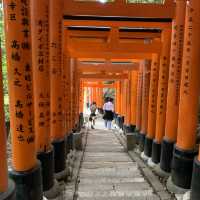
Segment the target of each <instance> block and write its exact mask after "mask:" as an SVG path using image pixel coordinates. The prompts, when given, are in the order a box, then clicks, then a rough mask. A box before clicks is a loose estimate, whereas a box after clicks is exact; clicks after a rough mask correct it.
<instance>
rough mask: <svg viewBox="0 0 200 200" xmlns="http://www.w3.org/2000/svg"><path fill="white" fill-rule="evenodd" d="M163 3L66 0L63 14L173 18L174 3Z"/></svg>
mask: <svg viewBox="0 0 200 200" xmlns="http://www.w3.org/2000/svg"><path fill="white" fill-rule="evenodd" d="M165 2H166V3H165V4H164V5H162V4H142V3H126V1H119V0H116V1H115V2H112V3H104V4H103V3H100V2H87V1H74V0H67V1H65V5H64V14H65V15H71V16H83V15H89V16H106V17H109V16H110V17H113V16H118V17H134V18H141V17H143V18H173V17H174V14H175V4H174V1H173V0H165Z"/></svg>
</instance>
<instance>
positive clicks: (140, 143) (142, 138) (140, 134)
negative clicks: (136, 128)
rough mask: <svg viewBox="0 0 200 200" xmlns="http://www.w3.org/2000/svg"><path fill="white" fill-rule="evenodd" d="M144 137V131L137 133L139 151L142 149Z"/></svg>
mask: <svg viewBox="0 0 200 200" xmlns="http://www.w3.org/2000/svg"><path fill="white" fill-rule="evenodd" d="M145 137H146V135H145V134H144V133H139V150H140V151H141V152H143V151H144V143H145Z"/></svg>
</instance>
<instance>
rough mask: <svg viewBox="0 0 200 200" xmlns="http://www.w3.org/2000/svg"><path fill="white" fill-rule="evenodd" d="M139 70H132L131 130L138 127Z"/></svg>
mask: <svg viewBox="0 0 200 200" xmlns="http://www.w3.org/2000/svg"><path fill="white" fill-rule="evenodd" d="M137 84H138V71H131V130H132V131H135V128H136V110H137Z"/></svg>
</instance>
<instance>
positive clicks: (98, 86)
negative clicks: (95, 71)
mask: <svg viewBox="0 0 200 200" xmlns="http://www.w3.org/2000/svg"><path fill="white" fill-rule="evenodd" d="M83 87H92V88H116V85H114V84H91V83H84V84H83Z"/></svg>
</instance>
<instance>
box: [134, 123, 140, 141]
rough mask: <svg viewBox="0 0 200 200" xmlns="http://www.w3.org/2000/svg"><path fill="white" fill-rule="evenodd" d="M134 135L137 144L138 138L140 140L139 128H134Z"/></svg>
mask: <svg viewBox="0 0 200 200" xmlns="http://www.w3.org/2000/svg"><path fill="white" fill-rule="evenodd" d="M134 133H135V136H136V144H137V145H139V140H140V130H139V129H137V127H136V128H135V132H134Z"/></svg>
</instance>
